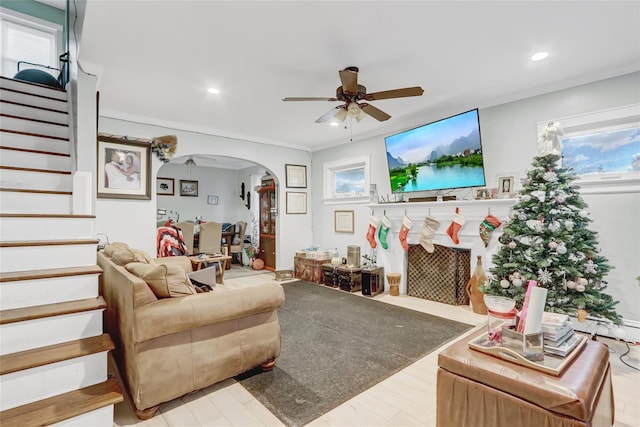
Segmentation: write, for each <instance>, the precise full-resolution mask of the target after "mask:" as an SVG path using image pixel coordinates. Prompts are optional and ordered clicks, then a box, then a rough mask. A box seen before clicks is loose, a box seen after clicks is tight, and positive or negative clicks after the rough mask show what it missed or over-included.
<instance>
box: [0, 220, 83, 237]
mask: <svg viewBox="0 0 640 427" xmlns="http://www.w3.org/2000/svg"><path fill="white" fill-rule="evenodd" d="M94 229H95V219H94V218H73V217H70V218H55V217H54V218H52V217H42V218H39V217H36V218H22V217H16V218H2V221H0V241H12V242H15V241H29V240H69V239H81V238H94V237H96V235H95V230H94Z"/></svg>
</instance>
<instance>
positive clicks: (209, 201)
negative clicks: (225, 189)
mask: <svg viewBox="0 0 640 427" xmlns="http://www.w3.org/2000/svg"><path fill="white" fill-rule="evenodd" d="M207 204H208V205H217V204H218V196H207Z"/></svg>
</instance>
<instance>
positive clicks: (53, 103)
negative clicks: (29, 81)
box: [0, 89, 67, 112]
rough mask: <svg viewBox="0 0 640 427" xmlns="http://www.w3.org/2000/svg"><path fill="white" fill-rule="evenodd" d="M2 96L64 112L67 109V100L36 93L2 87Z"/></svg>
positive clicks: (7, 99) (3, 98) (21, 102)
mask: <svg viewBox="0 0 640 427" xmlns="http://www.w3.org/2000/svg"><path fill="white" fill-rule="evenodd" d="M0 98H2V100H3V101H11V102H18V103H20V104H26V105H31V106H34V107H40V108H47V109H49V110H55V111H62V112H66V111H67V102H66V101H62V100H58V99H51V98H45V97H43V96H34V95H29V94H25V93H22V92H15V91H12V90H6V89H2V90H1V91H0Z"/></svg>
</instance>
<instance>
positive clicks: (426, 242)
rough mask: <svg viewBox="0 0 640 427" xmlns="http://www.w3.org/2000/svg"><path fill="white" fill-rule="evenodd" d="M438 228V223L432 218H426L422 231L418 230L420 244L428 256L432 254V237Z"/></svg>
mask: <svg viewBox="0 0 640 427" xmlns="http://www.w3.org/2000/svg"><path fill="white" fill-rule="evenodd" d="M438 227H440V222H439V221H438V220H437V219H435V218H434V217H432V216H428V217H426V218H425V219H424V224H423V225H422V230H420V244H421V245H422V247H423V248H424V249H425V250H426V251H427V252H429V253H430V254H432V253H433V251H434V249H435V248H434V247H433V235H434V234H435V233H436V230H437V229H438Z"/></svg>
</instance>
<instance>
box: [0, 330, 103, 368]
mask: <svg viewBox="0 0 640 427" xmlns="http://www.w3.org/2000/svg"><path fill="white" fill-rule="evenodd" d="M114 347H115V345H114V344H113V341H112V340H111V337H110V336H109V334H102V335H98V336H96V337H89V338H82V339H78V340H74V341H69V342H63V343H60V344H53V345H48V346H45V347H39V348H34V349H31V350H25V351H19V352H17V353H11V354H5V355H3V356H0V362H2V363H0V375H6V374H10V373H12V372H18V371H24V370H25V369H32V368H36V367H38V366H43V365H48V364H51V363H57V362H62V361H64V360H70V359H75V358H78V357H83V356H88V355H90V354H96V353H102V352H105V351H111V350H113V349H114Z"/></svg>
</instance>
